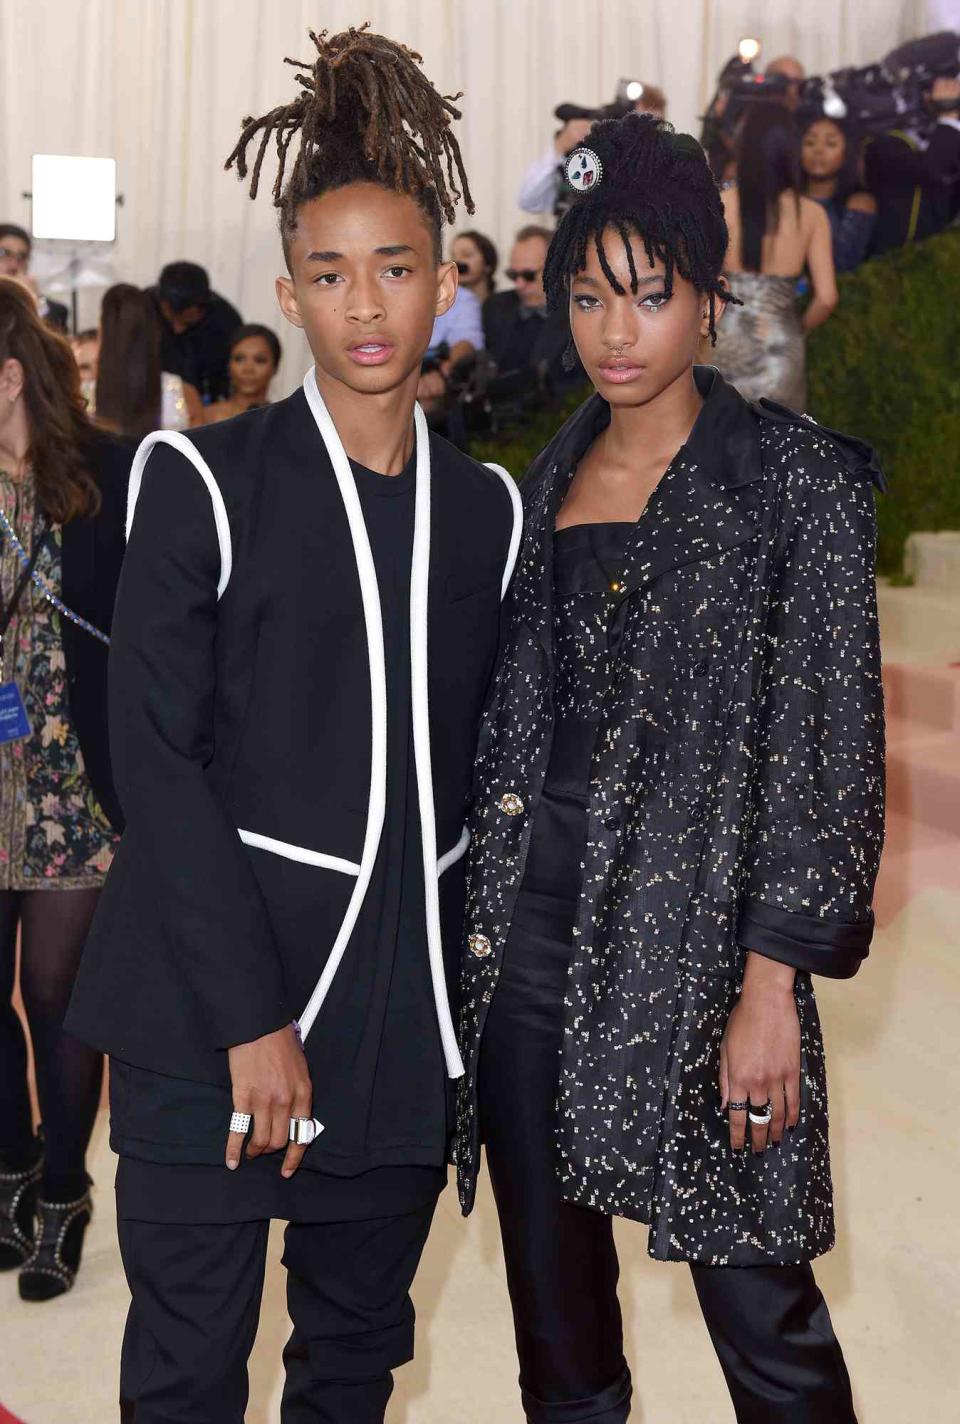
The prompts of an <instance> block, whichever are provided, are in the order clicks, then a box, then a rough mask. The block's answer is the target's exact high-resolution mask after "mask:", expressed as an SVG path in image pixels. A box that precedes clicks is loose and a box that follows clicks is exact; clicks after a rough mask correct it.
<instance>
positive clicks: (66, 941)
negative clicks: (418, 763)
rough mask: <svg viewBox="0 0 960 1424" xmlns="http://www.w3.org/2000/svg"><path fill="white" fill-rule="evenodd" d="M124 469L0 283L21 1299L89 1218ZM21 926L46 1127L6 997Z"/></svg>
mask: <svg viewBox="0 0 960 1424" xmlns="http://www.w3.org/2000/svg"><path fill="white" fill-rule="evenodd" d="M130 461H131V452H130V451H128V450H127V449H126V448H125V447H124V446H122V445H121V444H120V443H119V442H117V441H115V440H113V439H112V438H111V437H109V436H106V435H103V434H101V433H99V432H97V431H96V430H95V429H94V428H93V426H92V425H90V423H89V422H88V420H87V418H86V416H85V414H84V403H83V398H82V396H81V394H80V386H79V372H78V371H77V368H76V363H75V360H74V357H73V353H72V351H71V349H70V346H69V344H68V343H67V341H66V340H65V339H64V338H62V337H60V336H58V335H56V334H54V333H53V332H51V331H50V330H49V329H48V328H46V327H45V326H44V325H43V323H42V322H41V321H40V319H39V316H38V315H37V312H36V310H35V307H34V305H33V303H32V302H31V301H30V298H29V296H28V295H27V294H26V293H25V292H23V290H22V289H21V288H19V287H18V286H17V285H16V284H15V283H12V282H10V281H7V280H2V281H0V628H2V629H3V637H2V670H0V1270H15V1269H19V1271H20V1283H19V1284H20V1294H21V1296H22V1297H23V1298H24V1299H27V1300H46V1299H49V1298H51V1297H52V1296H54V1295H59V1294H62V1293H63V1291H65V1290H68V1289H69V1288H70V1286H71V1285H72V1284H73V1280H74V1277H75V1275H76V1271H77V1268H78V1266H79V1262H80V1253H81V1250H82V1243H83V1234H84V1231H85V1229H86V1226H87V1223H88V1222H89V1219H90V1212H91V1198H90V1179H89V1177H88V1176H87V1172H86V1164H85V1154H86V1149H87V1144H88V1142H89V1139H90V1133H91V1130H92V1127H93V1121H94V1116H95V1114H96V1111H97V1106H98V1103H99V1098H100V1086H101V1077H102V1059H101V1057H100V1055H99V1054H97V1053H95V1052H93V1051H92V1050H91V1049H89V1048H88V1047H87V1046H86V1045H85V1044H81V1043H79V1042H78V1041H77V1040H76V1039H74V1038H72V1037H71V1036H70V1035H68V1034H65V1033H64V1032H63V1030H62V1022H63V1017H64V1014H65V1012H66V1007H67V1002H68V1000H69V997H70V991H71V989H72V986H73V980H74V976H75V973H76V968H77V964H78V962H79V959H80V952H81V950H82V948H83V943H84V939H85V936H86V933H87V928H88V926H89V924H90V920H91V918H92V916H93V911H94V908H95V906H96V903H97V897H98V895H99V893H100V887H101V886H102V884H103V881H104V877H105V875H106V873H107V870H108V869H109V866H110V861H111V858H112V855H113V848H114V845H115V842H116V837H117V829H118V827H119V824H120V811H119V807H118V806H117V804H116V798H115V796H114V792H113V787H112V783H111V779H110V766H109V756H108V751H107V742H106V735H107V734H106V644H105V642H104V641H103V640H102V638H101V637H98V636H97V635H98V633H99V634H106V633H107V632H108V630H109V624H110V617H111V612H112V608H113V599H114V594H115V590H116V583H117V578H118V576H119V571H120V563H121V560H122V557H123V511H124V501H125V493H126V476H127V473H128V471H129V466H130ZM25 556H26V557H27V559H28V562H32V571H31V573H30V574H29V575H28V573H27V570H26V568H25V567H24V562H23V561H24V557H25ZM48 594H50V595H52V600H55V601H52V600H51V598H50V597H48V596H47V595H48ZM70 614H72V615H73V617H71V616H69V615H70ZM77 619H79V620H80V621H79V622H77V621H75V620H77ZM93 630H96V631H93ZM18 935H19V939H20V946H21V952H20V994H21V998H22V1001H23V1006H24V1010H25V1016H26V1020H27V1024H28V1025H29V1030H30V1039H31V1044H32V1048H33V1057H34V1064H35V1071H36V1086H37V1095H38V1099H39V1106H40V1114H41V1119H42V1123H43V1127H42V1131H40V1132H38V1133H36V1134H35V1133H34V1126H33V1117H32V1112H31V1105H30V1094H29V1087H28V1079H27V1046H26V1039H25V1036H24V1032H23V1028H22V1026H21V1021H20V1017H19V1015H18V1013H17V1011H16V1009H15V1007H14V1004H13V994H14V988H15V978H16V946H17V939H18Z"/></svg>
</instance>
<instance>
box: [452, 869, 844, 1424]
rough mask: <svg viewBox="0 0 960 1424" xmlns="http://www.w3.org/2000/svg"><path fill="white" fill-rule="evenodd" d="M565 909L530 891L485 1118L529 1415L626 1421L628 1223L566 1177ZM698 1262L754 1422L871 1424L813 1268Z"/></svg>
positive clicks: (487, 1063) (735, 1384) (511, 956)
mask: <svg viewBox="0 0 960 1424" xmlns="http://www.w3.org/2000/svg"><path fill="white" fill-rule="evenodd" d="M557 909H558V907H557V906H556V905H553V906H551V905H550V904H549V903H547V901H546V897H544V896H534V895H529V894H523V895H522V896H521V897H520V901H519V903H518V908H517V914H516V915H515V918H514V922H513V928H512V930H511V934H510V938H509V941H508V944H507V947H506V951H505V956H504V967H503V973H502V975H501V979H500V983H499V985H498V986H497V990H496V993H495V995H494V999H493V1003H492V1005H491V1007H490V1011H489V1016H488V1019H487V1025H486V1030H485V1033H484V1040H483V1049H482V1053H481V1059H480V1077H479V1089H480V1125H481V1132H482V1134H483V1137H484V1140H485V1143H486V1153H487V1163H488V1166H489V1169H490V1176H491V1180H492V1182H493V1190H494V1194H495V1197H496V1201H497V1209H498V1212H499V1215H500V1231H501V1235H502V1239H503V1249H504V1256H505V1260H506V1269H507V1283H508V1286H509V1289H510V1299H511V1302H512V1305H513V1315H514V1325H515V1329H516V1337H517V1352H518V1355H519V1360H520V1387H521V1392H522V1396H523V1405H524V1409H525V1411H526V1417H527V1419H528V1420H529V1421H531V1424H580V1421H587V1420H589V1421H591V1424H621V1421H623V1420H625V1419H626V1418H627V1417H628V1415H629V1413H630V1395H631V1382H630V1372H629V1369H628V1368H627V1364H626V1360H625V1359H624V1354H623V1329H622V1323H621V1317H620V1305H619V1302H618V1300H617V1280H618V1276H619V1263H618V1261H617V1253H616V1248H615V1246H614V1241H613V1222H612V1219H611V1218H610V1217H609V1216H605V1215H603V1214H601V1213H599V1212H593V1211H589V1210H587V1209H585V1208H583V1207H577V1206H572V1205H570V1204H569V1203H566V1202H564V1201H563V1200H562V1199H561V1196H560V1189H559V1183H558V1178H557V1173H556V1149H555V1136H554V1124H555V1103H556V1094H557V1075H558V1062H559V1053H560V1044H561V1033H562V1029H561V1020H562V1006H563V991H564V984H565V980H566V973H567V965H568V963H569V958H570V936H569V931H568V930H567V932H566V933H565V932H564V923H563V913H562V912H560V913H559V914H558V913H557ZM567 925H569V919H568V920H567ZM691 1270H692V1272H693V1282H694V1285H695V1287H696V1290H697V1296H698V1298H699V1301H700V1308H701V1310H702V1311H703V1316H704V1320H705V1321H706V1325H707V1329H708V1330H709V1332H710V1337H711V1339H712V1340H713V1344H714V1348H715V1349H716V1352H717V1355H718V1357H719V1359H720V1364H721V1366H722V1368H723V1372H724V1375H725V1377H726V1381H727V1385H728V1387H729V1389H730V1394H731V1397H732V1399H733V1403H734V1408H735V1410H736V1417H737V1420H738V1421H739V1424H856V1416H855V1414H854V1411H853V1402H852V1399H851V1394H850V1383H849V1380H848V1377H847V1371H846V1367H845V1365H844V1362H843V1355H842V1353H841V1350H840V1346H839V1344H838V1343H837V1339H836V1336H835V1335H834V1333H833V1327H832V1325H831V1323H830V1315H829V1312H828V1311H827V1306H826V1302H825V1301H824V1299H823V1296H822V1295H821V1294H820V1291H819V1289H818V1288H817V1285H816V1282H815V1280H814V1277H813V1271H812V1270H811V1268H810V1266H809V1265H800V1266H756V1267H733V1266H691ZM682 1363H683V1362H682V1360H680V1359H678V1360H677V1371H676V1378H677V1389H678V1391H681V1390H682V1389H683V1368H682Z"/></svg>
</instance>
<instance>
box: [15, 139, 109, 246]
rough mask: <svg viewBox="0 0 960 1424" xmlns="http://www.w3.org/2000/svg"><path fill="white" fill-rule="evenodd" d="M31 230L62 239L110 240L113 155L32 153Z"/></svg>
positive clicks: (34, 232)
mask: <svg viewBox="0 0 960 1424" xmlns="http://www.w3.org/2000/svg"><path fill="white" fill-rule="evenodd" d="M33 235H34V237H38V238H44V237H50V238H60V239H61V240H64V241H67V242H113V241H114V239H115V237H116V235H117V161H116V159H115V158H66V157H65V156H64V155H63V154H59V153H35V154H34V155H33Z"/></svg>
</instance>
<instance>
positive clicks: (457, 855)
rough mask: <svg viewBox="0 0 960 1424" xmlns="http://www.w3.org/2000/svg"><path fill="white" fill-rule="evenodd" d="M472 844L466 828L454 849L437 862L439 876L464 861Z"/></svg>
mask: <svg viewBox="0 0 960 1424" xmlns="http://www.w3.org/2000/svg"><path fill="white" fill-rule="evenodd" d="M469 844H470V832H469V831H468V830H467V828H466V826H464V828H463V831H462V832H461V835H460V839H459V840H458V841H457V843H456V845H455V846H453V847H452V849H450V850H448V851H447V852H446V853H445V854H444V855H442V856H441V857H440V859H439V860H438V861H437V876H438V877H439V876H441V875H442V874H443V872H444V871H445V870H449V869H450V867H451V865H456V863H457V861H458V860H462V859H463V857H464V856H465V855H466V853H467V847H468V846H469Z"/></svg>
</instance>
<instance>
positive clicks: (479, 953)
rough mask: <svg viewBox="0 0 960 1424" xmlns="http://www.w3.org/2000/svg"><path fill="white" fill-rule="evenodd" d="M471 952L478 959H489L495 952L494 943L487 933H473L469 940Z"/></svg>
mask: <svg viewBox="0 0 960 1424" xmlns="http://www.w3.org/2000/svg"><path fill="white" fill-rule="evenodd" d="M467 944H468V945H469V946H470V953H471V954H472V955H475V956H476V958H477V959H487V958H488V957H489V955H491V954H492V953H493V945H492V944H491V943H490V941H489V939H488V938H487V936H486V935H485V934H472V935H471V936H470V938H469V939H468V940H467Z"/></svg>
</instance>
